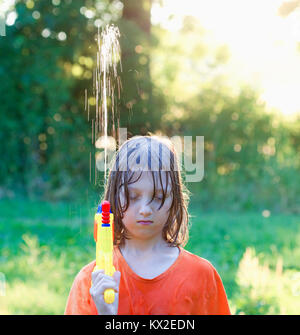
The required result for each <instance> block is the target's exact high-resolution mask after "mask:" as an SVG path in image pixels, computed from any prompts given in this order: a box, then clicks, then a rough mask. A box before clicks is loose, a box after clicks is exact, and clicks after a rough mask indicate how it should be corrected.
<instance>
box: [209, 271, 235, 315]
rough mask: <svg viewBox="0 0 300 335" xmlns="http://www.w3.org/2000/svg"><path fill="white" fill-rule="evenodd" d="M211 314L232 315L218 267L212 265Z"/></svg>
mask: <svg viewBox="0 0 300 335" xmlns="http://www.w3.org/2000/svg"><path fill="white" fill-rule="evenodd" d="M209 311H210V313H209V314H212V315H230V314H231V313H230V309H229V305H228V300H227V296H226V292H225V289H224V286H223V283H222V280H221V277H220V276H219V274H218V272H217V271H216V269H215V268H214V267H213V266H212V282H211V286H210V292H209Z"/></svg>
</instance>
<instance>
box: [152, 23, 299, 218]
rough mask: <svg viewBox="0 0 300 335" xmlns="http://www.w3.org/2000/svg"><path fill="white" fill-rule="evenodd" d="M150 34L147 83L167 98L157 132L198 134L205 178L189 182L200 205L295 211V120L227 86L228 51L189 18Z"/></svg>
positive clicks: (245, 89) (255, 95)
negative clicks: (201, 140) (172, 28)
mask: <svg viewBox="0 0 300 335" xmlns="http://www.w3.org/2000/svg"><path fill="white" fill-rule="evenodd" d="M154 34H155V35H156V36H157V38H158V39H159V41H160V44H159V46H158V47H157V48H156V49H154V50H153V51H152V59H153V60H154V62H153V63H152V73H153V81H154V82H155V83H156V85H157V86H158V87H159V88H160V89H161V90H162V91H163V92H164V93H165V94H166V97H167V100H168V112H167V113H166V114H165V115H164V116H163V121H164V122H163V125H162V133H166V134H167V135H168V136H173V135H181V136H184V135H186V136H191V135H192V136H193V138H194V139H195V137H196V136H204V142H205V143H204V145H205V148H204V149H205V155H204V165H205V166H204V168H205V170H204V179H203V180H202V181H201V183H191V184H190V185H189V188H190V190H191V191H192V193H193V194H194V196H196V197H198V201H199V205H201V206H202V208H204V209H210V210H211V209H213V208H218V209H222V210H225V209H226V210H253V209H257V210H264V209H268V210H273V211H278V212H279V211H286V212H292V213H299V208H300V207H299V201H298V200H297V199H300V187H299V182H298V181H299V172H300V157H299V155H298V152H299V149H300V142H299V127H300V118H299V117H298V119H296V120H295V121H294V122H289V121H287V120H285V119H284V118H283V117H281V116H279V115H278V114H275V113H274V112H272V111H270V110H268V109H267V108H266V106H265V104H264V103H263V102H262V101H261V99H260V92H258V91H256V90H255V88H253V87H251V86H249V85H246V84H244V85H242V86H240V87H234V88H233V87H231V86H230V78H229V77H226V76H225V74H224V73H226V62H227V59H228V57H230V55H229V53H228V50H227V48H226V46H222V45H221V46H218V45H211V44H209V42H208V40H207V39H208V37H207V36H206V34H205V31H204V29H203V28H202V27H201V25H200V24H199V22H197V21H196V20H195V19H194V20H193V19H192V18H187V19H186V21H185V22H184V25H183V28H182V29H181V30H180V31H179V32H176V33H172V32H168V31H165V30H162V29H159V28H156V29H155V30H154ZM194 159H195V157H194ZM295 181H297V182H295Z"/></svg>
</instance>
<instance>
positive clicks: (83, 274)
mask: <svg viewBox="0 0 300 335" xmlns="http://www.w3.org/2000/svg"><path fill="white" fill-rule="evenodd" d="M95 265H96V260H93V261H91V262H90V263H88V264H86V265H84V266H83V267H82V268H81V270H80V271H79V272H78V274H77V276H76V278H75V281H77V282H82V281H87V280H88V281H89V282H90V280H91V273H92V272H93V270H94V267H95Z"/></svg>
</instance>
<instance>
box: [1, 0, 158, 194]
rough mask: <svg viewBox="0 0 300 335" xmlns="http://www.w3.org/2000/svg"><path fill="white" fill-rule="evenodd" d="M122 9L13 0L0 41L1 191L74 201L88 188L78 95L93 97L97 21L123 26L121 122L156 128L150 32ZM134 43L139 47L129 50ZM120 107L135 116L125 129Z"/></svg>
mask: <svg viewBox="0 0 300 335" xmlns="http://www.w3.org/2000/svg"><path fill="white" fill-rule="evenodd" d="M128 3H129V2H127V3H125V9H127V7H128ZM123 7H124V5H123V4H122V3H121V2H120V1H117V0H116V1H112V2H111V1H107V0H97V1H91V0H86V1H83V2H82V1H72V0H64V1H52V2H51V1H25V0H19V1H16V6H15V8H14V9H12V10H15V11H16V13H17V19H16V21H15V23H14V25H13V26H10V27H7V36H6V37H5V38H1V41H0V43H1V50H2V52H1V54H0V73H1V78H2V80H1V85H0V105H1V116H2V117H1V126H0V140H1V142H2V143H4V144H5V145H2V146H1V148H0V154H1V157H2V159H1V165H0V184H1V185H2V188H1V189H0V192H1V194H0V196H13V194H20V193H21V194H24V195H26V196H29V197H43V198H47V199H52V200H53V199H54V200H55V199H66V198H68V199H72V198H73V199H74V198H76V196H77V194H80V193H81V192H82V190H83V189H84V188H85V187H86V186H88V185H89V178H88V176H89V173H90V171H89V168H90V166H89V159H90V152H91V151H92V150H93V148H92V144H91V139H92V135H91V120H90V122H88V120H87V119H88V111H87V110H86V109H85V92H86V91H87V95H88V97H93V96H94V90H93V70H94V69H95V67H96V52H97V44H96V40H95V38H96V35H97V27H96V26H99V27H100V28H101V29H102V28H103V27H104V26H105V25H106V24H108V23H115V24H116V23H117V24H118V23H119V24H120V26H121V27H122V48H123V58H122V60H123V74H121V77H122V76H124V78H121V79H122V81H123V93H122V99H121V100H120V103H119V106H118V108H119V109H124V112H123V114H122V115H123V116H122V117H121V124H120V125H121V126H123V127H127V128H128V131H129V132H131V133H134V132H135V133H137V132H140V131H141V128H143V129H144V130H143V131H145V129H146V128H145V127H144V125H145V124H147V126H146V127H148V128H149V127H150V122H151V124H152V125H151V128H152V129H155V128H156V127H157V125H158V123H159V120H160V111H159V110H158V109H157V107H158V105H159V103H160V102H159V99H156V100H155V99H153V98H152V93H151V91H152V84H151V79H150V76H149V71H148V66H149V58H148V55H147V50H148V49H149V47H150V36H149V34H147V33H146V32H144V31H142V30H141V28H140V27H139V26H138V25H137V24H135V23H134V22H132V21H128V19H126V18H123V20H122V22H119V21H118V20H120V17H121V15H122V8H123ZM125 9H124V11H125ZM136 9H137V11H138V13H137V15H138V17H139V14H140V13H144V16H145V17H146V16H147V15H148V16H149V20H150V8H148V9H147V8H146V9H144V8H141V9H140V8H139V6H136ZM137 45H139V46H140V48H142V49H143V50H144V51H140V49H136V50H138V52H139V53H137V52H135V48H136V46H137ZM154 100H155V101H154ZM135 104H136V105H135ZM126 111H130V112H131V113H132V112H133V113H134V116H133V119H132V120H131V121H130V125H129V126H128V113H127V112H126ZM89 113H90V118H92V117H93V116H92V115H94V114H95V104H94V103H92V102H91V103H90V110H89ZM151 113H152V114H153V116H152V115H151ZM129 114H130V113H129ZM131 116H132V115H131ZM74 189H75V190H76V192H71V190H74ZM75 193H76V194H75Z"/></svg>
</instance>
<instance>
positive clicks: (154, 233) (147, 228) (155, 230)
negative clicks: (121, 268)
mask: <svg viewBox="0 0 300 335" xmlns="http://www.w3.org/2000/svg"><path fill="white" fill-rule="evenodd" d="M166 178H167V176H166V174H165V173H164V174H162V183H163V187H164V189H166ZM156 185H157V186H156V187H157V189H156V194H155V197H154V199H153V201H152V202H151V203H150V201H151V199H152V195H153V188H154V185H153V179H152V175H151V172H147V171H146V172H143V173H142V175H141V177H140V179H139V180H138V181H137V182H135V183H133V184H129V185H128V192H129V206H128V209H127V210H126V212H124V217H123V219H122V221H123V224H124V226H125V227H126V229H127V230H128V232H129V233H130V237H131V238H133V239H139V240H141V239H152V238H156V237H162V230H163V227H164V225H165V223H166V222H167V220H168V217H169V209H170V207H171V205H172V193H171V185H170V181H169V183H168V189H167V191H166V199H165V202H164V205H163V206H162V207H161V208H160V209H159V207H160V205H161V202H162V190H160V189H158V188H160V183H159V182H157V183H156ZM120 200H121V204H122V207H123V206H124V202H125V194H124V188H122V191H121V194H120Z"/></svg>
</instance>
